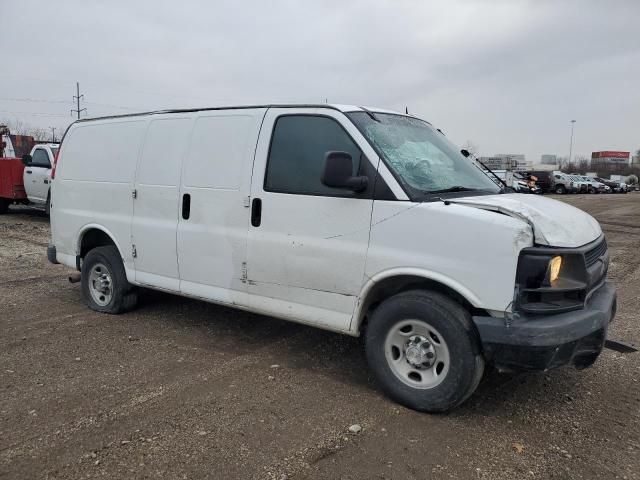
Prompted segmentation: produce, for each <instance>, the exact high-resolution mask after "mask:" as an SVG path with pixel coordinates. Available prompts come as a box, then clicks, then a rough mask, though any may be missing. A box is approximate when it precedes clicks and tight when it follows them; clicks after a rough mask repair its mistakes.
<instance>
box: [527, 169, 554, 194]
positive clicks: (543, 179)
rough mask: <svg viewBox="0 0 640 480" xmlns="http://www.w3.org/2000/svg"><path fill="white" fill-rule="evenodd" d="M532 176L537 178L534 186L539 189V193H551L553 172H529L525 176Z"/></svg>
mask: <svg viewBox="0 0 640 480" xmlns="http://www.w3.org/2000/svg"><path fill="white" fill-rule="evenodd" d="M529 175H532V176H534V177H536V178H537V180H536V185H537V186H538V187H540V192H541V193H551V192H553V172H551V171H549V170H530V171H528V172H526V173H525V176H529Z"/></svg>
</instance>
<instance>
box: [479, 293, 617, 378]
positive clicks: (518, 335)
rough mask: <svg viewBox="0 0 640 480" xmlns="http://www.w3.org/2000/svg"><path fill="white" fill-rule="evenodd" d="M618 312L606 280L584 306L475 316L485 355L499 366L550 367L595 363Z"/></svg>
mask: <svg viewBox="0 0 640 480" xmlns="http://www.w3.org/2000/svg"><path fill="white" fill-rule="evenodd" d="M615 314H616V290H615V287H614V286H613V285H612V284H611V283H609V282H605V283H604V284H603V285H602V286H601V287H600V288H598V289H597V290H596V291H595V292H593V294H592V295H591V297H590V298H589V300H588V301H587V302H586V304H585V307H584V308H583V309H582V310H575V311H572V312H567V313H559V314H556V315H519V316H518V318H517V319H516V318H514V319H513V320H512V321H511V323H510V325H508V326H507V324H506V321H505V319H503V318H495V317H485V316H474V317H473V321H474V323H475V325H476V327H477V329H478V332H479V334H480V339H481V342H482V347H483V350H484V355H485V358H486V359H487V361H488V362H489V363H491V364H493V365H495V366H496V367H497V368H499V369H503V370H548V369H551V368H555V367H560V366H562V365H568V364H570V365H573V366H575V367H576V368H586V367H588V366H590V365H591V364H593V362H594V361H595V360H596V358H597V357H598V355H599V354H600V352H601V351H602V348H603V346H604V341H605V340H606V337H607V328H608V327H609V323H610V322H612V321H613V318H614V317H615Z"/></svg>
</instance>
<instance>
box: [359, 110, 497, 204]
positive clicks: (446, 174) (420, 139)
mask: <svg viewBox="0 0 640 480" xmlns="http://www.w3.org/2000/svg"><path fill="white" fill-rule="evenodd" d="M348 116H349V118H351V120H352V121H353V122H354V123H355V124H356V126H357V127H358V128H359V129H360V131H361V132H362V133H363V134H364V136H365V137H366V138H367V140H369V142H370V143H371V144H372V145H373V146H374V147H375V148H376V149H377V150H378V152H380V153H381V154H382V156H383V157H384V159H385V161H386V163H387V165H388V166H389V167H390V168H391V169H392V170H393V171H394V173H395V174H396V176H397V177H399V178H400V179H401V181H402V183H403V184H404V185H405V187H406V188H407V189H408V190H409V192H410V194H411V196H424V195H428V194H435V193H438V194H439V193H446V192H464V191H481V192H483V193H484V192H486V193H498V192H499V191H500V188H499V187H498V186H497V185H496V184H495V183H494V182H493V181H492V180H491V179H489V177H487V176H486V175H485V174H484V173H483V172H482V171H481V170H480V168H479V167H477V166H476V165H475V163H474V161H473V160H471V159H470V158H466V157H464V156H463V155H462V154H461V153H460V152H459V150H458V149H457V147H455V146H454V145H453V144H452V143H451V142H449V141H448V140H447V139H446V137H445V136H444V135H442V134H441V133H440V132H438V131H436V130H435V129H433V128H432V127H430V126H429V125H428V124H427V123H426V122H423V121H422V120H418V119H416V118H411V117H405V116H402V115H395V114H384V113H371V114H370V113H367V112H352V113H349V114H348Z"/></svg>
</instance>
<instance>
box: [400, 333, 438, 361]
mask: <svg viewBox="0 0 640 480" xmlns="http://www.w3.org/2000/svg"><path fill="white" fill-rule="evenodd" d="M404 356H405V358H406V359H407V362H409V365H412V366H414V367H416V368H429V367H431V366H432V365H433V364H434V363H435V361H436V359H437V354H436V350H435V348H433V345H432V344H431V342H429V340H427V339H426V338H425V337H423V336H422V335H414V336H412V337H411V338H409V340H408V341H407V343H406V344H405V348H404Z"/></svg>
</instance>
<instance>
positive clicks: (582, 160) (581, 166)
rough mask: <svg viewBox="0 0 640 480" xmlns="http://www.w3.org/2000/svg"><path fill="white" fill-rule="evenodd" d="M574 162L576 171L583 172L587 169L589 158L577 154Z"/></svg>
mask: <svg viewBox="0 0 640 480" xmlns="http://www.w3.org/2000/svg"><path fill="white" fill-rule="evenodd" d="M576 164H577V166H578V171H579V172H580V173H581V174H583V175H584V174H585V173H587V172H588V171H589V165H590V163H589V159H588V158H587V157H585V156H584V155H578V156H577V157H576Z"/></svg>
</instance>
